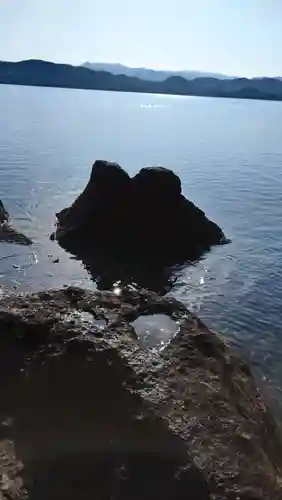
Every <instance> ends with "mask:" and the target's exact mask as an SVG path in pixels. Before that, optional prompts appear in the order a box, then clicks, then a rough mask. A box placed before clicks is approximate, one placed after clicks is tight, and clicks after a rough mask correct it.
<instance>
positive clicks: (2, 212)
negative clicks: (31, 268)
mask: <svg viewBox="0 0 282 500" xmlns="http://www.w3.org/2000/svg"><path fill="white" fill-rule="evenodd" d="M9 218H10V216H9V214H8V212H7V210H6V209H5V207H4V205H3V203H2V201H1V200H0V242H1V241H3V242H6V243H17V244H18V245H32V241H31V239H30V238H28V237H27V236H25V235H24V234H22V233H20V232H18V231H16V230H15V229H13V228H12V227H11V226H10V224H9V222H8V221H9ZM0 500H1V499H0Z"/></svg>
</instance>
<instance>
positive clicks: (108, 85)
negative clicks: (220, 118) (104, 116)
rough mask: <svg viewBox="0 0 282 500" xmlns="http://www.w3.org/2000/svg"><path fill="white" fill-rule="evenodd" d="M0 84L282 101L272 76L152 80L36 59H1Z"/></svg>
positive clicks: (281, 84)
mask: <svg viewBox="0 0 282 500" xmlns="http://www.w3.org/2000/svg"><path fill="white" fill-rule="evenodd" d="M0 84H2V85H20V86H32V87H47V88H69V89H81V90H104V91H114V92H133V93H142V94H163V95H180V96H191V97H220V98H231V99H232V98H233V99H251V100H264V101H265V100H267V101H282V81H281V80H279V79H275V78H258V79H247V78H234V79H228V80H220V79H217V78H213V77H199V78H194V79H193V80H186V79H185V78H183V77H180V76H172V77H169V78H167V79H166V80H164V81H151V80H142V79H140V78H137V77H130V76H126V75H115V74H112V73H110V72H108V71H94V70H91V69H88V68H85V67H75V66H71V65H68V64H55V63H51V62H47V61H37V60H30V61H21V62H16V63H14V62H4V61H0Z"/></svg>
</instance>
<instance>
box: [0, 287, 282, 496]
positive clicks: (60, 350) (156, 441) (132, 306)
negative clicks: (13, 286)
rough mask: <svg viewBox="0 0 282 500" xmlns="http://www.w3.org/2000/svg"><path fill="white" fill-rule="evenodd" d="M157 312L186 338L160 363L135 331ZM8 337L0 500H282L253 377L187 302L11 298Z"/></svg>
mask: <svg viewBox="0 0 282 500" xmlns="http://www.w3.org/2000/svg"><path fill="white" fill-rule="evenodd" d="M155 313H162V314H167V315H169V316H170V317H171V318H172V319H174V320H175V321H177V322H178V325H179V330H178V333H177V334H176V336H175V337H174V338H173V340H172V341H171V343H170V344H169V345H168V346H167V347H166V348H165V349H163V350H162V351H156V350H148V349H146V348H145V347H142V345H141V344H140V341H139V340H138V339H137V337H136V335H135V332H134V329H133V327H132V326H131V323H132V321H133V320H134V319H136V318H137V317H138V316H140V315H143V314H155ZM100 320H104V321H102V322H101V321H100ZM101 324H102V325H104V329H103V326H102V327H101ZM105 325H106V326H105ZM0 331H1V336H0V339H1V346H0V356H1V359H0V372H1V373H0V375H1V376H0V383H1V409H0V413H1V422H3V425H2V427H1V442H0V445H1V446H0V474H1V477H2V481H1V485H0V498H1V500H2V499H3V498H4V499H11V498H12V499H14V498H26V497H27V498H30V499H38V498H40V499H43V500H45V499H46V500H47V499H50V498H52V499H55V500H56V499H58V500H59V499H60V500H61V499H65V498H67V499H78V498H79V499H80V500H86V499H89V498H91V499H97V500H98V499H99V500H100V499H108V498H113V499H115V500H124V499H134V500H141V499H142V500H147V499H150V500H153V499H154V500H155V499H156V498H160V499H164V500H182V499H183V500H184V499H185V500H187V499H191V500H205V499H213V500H219V499H220V500H223V499H232V500H255V499H264V500H267V499H269V500H270V499H271V500H275V499H280V498H282V483H281V481H282V479H281V478H282V475H281V470H282V447H281V438H280V435H279V432H278V429H277V426H276V424H275V421H274V419H273V417H272V415H271V413H270V411H269V410H268V408H267V407H266V405H265V403H264V401H263V398H262V396H261V394H260V392H259V391H258V389H257V387H256V385H255V382H254V379H253V377H252V374H251V372H250V369H249V367H248V365H247V364H246V363H245V362H244V361H243V360H242V359H241V358H240V357H238V356H237V355H236V354H235V353H234V352H232V350H231V349H230V348H229V347H228V346H226V345H225V343H224V342H223V340H222V339H221V338H219V337H218V336H217V335H215V334H214V333H212V332H210V331H209V330H208V329H207V328H206V327H205V326H204V325H203V324H202V323H201V322H200V321H199V319H197V318H196V317H195V316H193V315H191V314H190V313H189V312H188V311H187V310H186V309H185V307H184V306H183V305H181V304H180V303H179V302H177V301H175V300H172V299H163V298H160V297H159V296H157V295H155V294H153V293H149V292H146V291H142V292H140V293H139V292H138V293H137V292H134V291H124V292H123V293H122V294H121V295H120V296H117V295H115V294H113V293H110V292H95V293H92V292H88V291H84V290H81V289H76V288H67V289H64V290H59V291H51V292H43V293H40V294H34V295H29V296H10V297H8V298H6V299H5V300H2V301H1V302H0ZM2 450H3V451H2ZM21 463H22V464H23V469H22V470H21ZM21 481H23V482H21ZM1 494H2V497H1Z"/></svg>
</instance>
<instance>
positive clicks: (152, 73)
mask: <svg viewBox="0 0 282 500" xmlns="http://www.w3.org/2000/svg"><path fill="white" fill-rule="evenodd" d="M82 66H83V67H84V68H88V69H92V70H94V71H109V72H110V73H112V74H113V75H126V76H134V77H136V78H140V79H141V80H151V81H152V82H161V81H164V80H166V79H167V78H169V77H171V76H181V77H182V78H185V79H186V80H193V79H194V78H201V77H211V78H218V79H219V80H227V79H232V78H234V77H232V76H227V75H222V74H221V73H206V72H203V71H186V70H183V71H168V70H157V69H148V68H130V67H129V66H124V65H123V64H120V63H103V62H102V63H99V62H96V63H91V62H85V63H83V64H82Z"/></svg>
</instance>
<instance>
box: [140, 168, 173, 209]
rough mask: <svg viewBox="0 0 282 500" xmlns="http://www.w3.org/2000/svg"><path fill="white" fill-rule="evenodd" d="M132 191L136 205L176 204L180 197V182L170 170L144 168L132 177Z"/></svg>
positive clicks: (155, 206)
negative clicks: (136, 200)
mask: <svg viewBox="0 0 282 500" xmlns="http://www.w3.org/2000/svg"><path fill="white" fill-rule="evenodd" d="M132 180H133V184H134V189H135V193H136V195H137V197H138V198H139V200H138V205H139V204H140V206H141V205H142V204H144V207H146V206H147V204H152V205H153V206H154V208H158V205H163V204H165V203H170V204H172V206H173V205H174V204H176V203H177V202H178V201H179V199H180V196H181V181H180V179H179V177H178V175H176V174H175V173H174V172H172V170H168V169H167V168H164V167H145V168H141V170H140V172H138V174H136V175H135V177H133V179H132Z"/></svg>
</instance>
